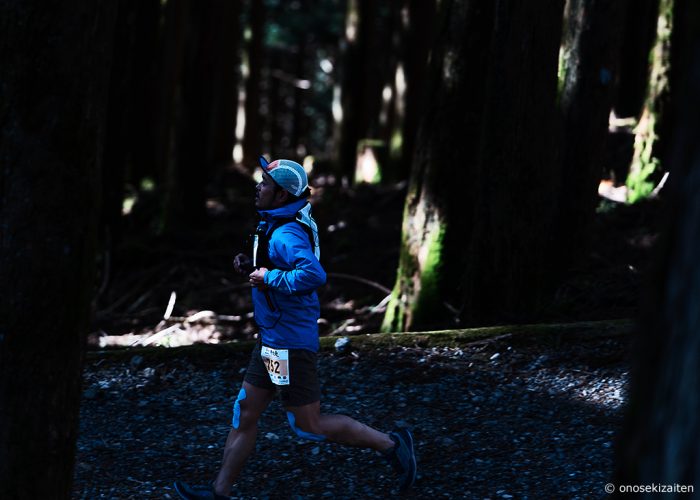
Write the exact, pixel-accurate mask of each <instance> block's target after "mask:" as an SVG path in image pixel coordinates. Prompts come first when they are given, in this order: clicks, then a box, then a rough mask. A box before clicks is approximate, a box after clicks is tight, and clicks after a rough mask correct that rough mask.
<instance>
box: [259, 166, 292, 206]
mask: <svg viewBox="0 0 700 500" xmlns="http://www.w3.org/2000/svg"><path fill="white" fill-rule="evenodd" d="M284 193H285V191H284V190H282V189H279V188H278V187H277V185H276V184H275V182H274V181H273V180H272V177H270V175H269V174H267V173H263V179H262V181H261V182H259V183H258V185H257V186H255V208H257V209H258V210H270V209H272V208H278V207H281V206H282V205H283V202H284V198H285V196H284Z"/></svg>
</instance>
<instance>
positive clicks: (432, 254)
mask: <svg viewBox="0 0 700 500" xmlns="http://www.w3.org/2000/svg"><path fill="white" fill-rule="evenodd" d="M436 224H437V227H436V228H434V229H433V230H432V232H431V233H430V235H429V237H428V241H427V242H426V243H425V245H426V246H427V256H426V258H425V262H424V264H423V268H422V269H421V270H420V273H421V274H420V290H419V291H418V296H417V297H416V299H415V305H414V306H413V315H412V316H413V318H414V322H415V323H421V322H426V321H429V320H430V318H431V317H432V316H433V315H434V314H436V312H437V309H438V306H439V304H440V281H441V280H440V274H441V267H442V266H441V265H440V264H441V262H442V256H443V242H444V238H445V224H444V223H442V222H437V223H436Z"/></svg>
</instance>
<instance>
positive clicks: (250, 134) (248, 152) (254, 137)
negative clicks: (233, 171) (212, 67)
mask: <svg viewBox="0 0 700 500" xmlns="http://www.w3.org/2000/svg"><path fill="white" fill-rule="evenodd" d="M250 30H251V36H250V40H249V42H248V78H247V79H246V82H245V130H244V133H243V165H244V166H245V167H246V168H247V169H249V170H253V169H254V168H255V167H256V166H257V165H258V156H260V155H261V154H262V152H263V151H262V148H263V142H262V138H263V120H262V115H261V113H260V85H261V75H262V63H263V58H264V44H263V41H264V40H263V37H264V35H265V31H264V30H265V3H264V2H263V0H251V2H250Z"/></svg>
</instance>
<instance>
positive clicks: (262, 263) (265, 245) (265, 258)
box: [253, 217, 314, 269]
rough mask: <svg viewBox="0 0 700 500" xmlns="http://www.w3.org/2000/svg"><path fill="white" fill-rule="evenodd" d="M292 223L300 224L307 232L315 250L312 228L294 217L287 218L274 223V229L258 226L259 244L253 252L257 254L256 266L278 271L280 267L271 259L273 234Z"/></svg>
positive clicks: (256, 233)
mask: <svg viewBox="0 0 700 500" xmlns="http://www.w3.org/2000/svg"><path fill="white" fill-rule="evenodd" d="M291 222H296V223H297V224H299V225H300V226H301V227H302V228H303V229H304V231H305V232H306V234H307V236H308V237H309V242H310V243H311V249H312V250H313V248H314V235H313V232H312V231H311V228H310V227H309V226H307V225H306V224H303V223H302V222H300V221H299V220H298V219H296V218H294V217H290V218H286V219H277V220H275V221H274V223H273V224H272V227H271V228H270V229H269V230H268V226H258V228H257V229H256V231H255V235H256V236H257V237H258V244H257V251H256V250H255V249H254V250H253V251H254V252H255V255H256V259H255V266H256V267H258V268H260V267H266V268H267V269H278V268H279V267H278V266H276V265H275V264H274V263H273V262H272V260H271V259H270V240H271V239H272V234H273V233H274V232H275V231H277V229H279V228H280V227H282V226H284V225H285V224H289V223H291Z"/></svg>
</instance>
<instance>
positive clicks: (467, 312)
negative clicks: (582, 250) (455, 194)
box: [461, 0, 564, 324]
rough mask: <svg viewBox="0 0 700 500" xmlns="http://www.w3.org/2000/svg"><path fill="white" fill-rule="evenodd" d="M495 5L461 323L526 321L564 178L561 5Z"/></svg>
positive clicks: (544, 270)
mask: <svg viewBox="0 0 700 500" xmlns="http://www.w3.org/2000/svg"><path fill="white" fill-rule="evenodd" d="M497 5H498V6H497V18H496V22H495V29H494V30H493V40H492V43H491V56H490V62H491V64H490V71H489V74H488V89H489V94H488V95H487V97H486V102H485V110H484V116H485V120H484V123H483V132H482V134H483V136H482V143H481V151H480V167H479V172H478V176H477V178H476V185H477V191H478V192H477V208H476V218H475V220H476V227H475V228H474V233H473V234H474V235H473V237H472V238H471V247H470V250H469V254H468V262H467V267H466V275H465V276H464V284H465V291H464V294H463V305H462V311H461V320H462V321H463V322H465V323H467V324H485V323H491V322H494V321H523V320H525V319H529V318H530V317H531V316H532V315H533V314H536V311H537V308H538V306H539V305H540V304H541V302H542V300H543V299H544V298H545V297H546V293H547V288H548V285H549V282H550V278H551V277H550V276H549V274H550V270H549V267H548V265H549V263H548V259H547V257H548V255H549V253H548V252H549V249H550V245H551V240H550V238H551V236H550V231H551V230H552V226H553V220H554V210H555V207H556V197H557V194H558V189H559V178H560V176H559V168H558V164H557V161H556V159H557V158H556V155H555V147H556V141H555V140H553V137H554V136H555V134H554V132H555V121H556V120H555V117H556V92H557V63H558V53H559V46H560V42H561V24H562V23H561V20H562V16H563V9H564V2H563V1H556V2H547V3H546V4H544V3H539V2H531V1H528V0H520V1H505V0H504V1H499V2H497ZM477 74H478V73H477Z"/></svg>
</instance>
